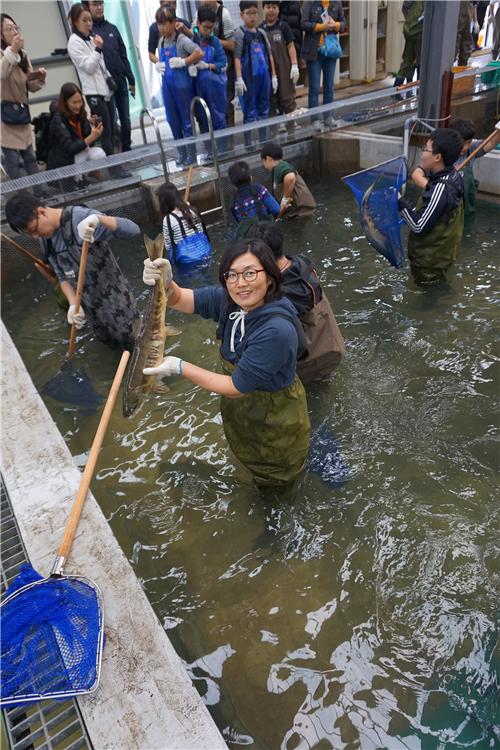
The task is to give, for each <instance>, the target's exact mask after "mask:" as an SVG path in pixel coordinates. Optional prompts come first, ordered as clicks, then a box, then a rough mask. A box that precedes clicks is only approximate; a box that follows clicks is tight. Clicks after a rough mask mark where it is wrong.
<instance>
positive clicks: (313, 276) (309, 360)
mask: <svg viewBox="0 0 500 750" xmlns="http://www.w3.org/2000/svg"><path fill="white" fill-rule="evenodd" d="M250 237H255V238H259V239H261V240H262V241H263V242H265V243H266V245H267V246H268V247H269V248H270V249H271V251H272V254H273V255H274V260H275V261H276V264H277V266H278V268H279V269H280V271H281V291H282V292H283V295H284V296H285V297H286V298H287V299H289V300H290V302H291V303H292V304H293V306H294V307H295V309H296V310H297V313H298V315H299V319H300V322H301V323H302V327H303V329H304V335H305V338H306V345H307V354H305V355H304V356H302V357H301V358H300V359H299V361H298V362H297V375H298V376H299V378H300V379H301V381H302V382H303V383H304V384H307V383H310V382H312V381H314V380H318V379H320V378H325V377H328V376H329V375H331V374H332V372H333V371H334V370H335V369H336V368H337V367H338V365H339V364H340V361H341V359H342V357H343V356H344V354H345V344H344V338H343V336H342V334H341V332H340V328H339V327H338V324H337V321H336V320H335V315H334V314H333V310H332V307H331V305H330V303H329V301H328V300H327V298H326V296H325V293H324V291H323V289H322V288H321V283H320V280H319V275H318V272H317V271H316V268H315V267H314V265H313V263H312V262H311V260H310V258H308V256H307V255H303V254H302V253H298V254H297V255H285V254H284V253H283V234H282V232H281V231H280V229H279V228H278V226H277V225H276V224H271V222H269V221H261V222H259V223H258V224H252V225H251V226H249V228H248V232H247V234H246V238H247V239H249V238H250Z"/></svg>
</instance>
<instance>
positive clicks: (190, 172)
mask: <svg viewBox="0 0 500 750" xmlns="http://www.w3.org/2000/svg"><path fill="white" fill-rule="evenodd" d="M192 179H193V165H192V164H191V166H190V167H189V169H188V173H187V177H186V187H185V189H184V202H185V203H187V202H188V200H189V192H190V190H191V180H192Z"/></svg>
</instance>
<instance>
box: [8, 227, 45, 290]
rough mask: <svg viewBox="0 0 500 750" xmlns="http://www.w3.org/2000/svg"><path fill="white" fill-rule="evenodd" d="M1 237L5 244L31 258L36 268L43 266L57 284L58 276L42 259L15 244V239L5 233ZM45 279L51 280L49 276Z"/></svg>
mask: <svg viewBox="0 0 500 750" xmlns="http://www.w3.org/2000/svg"><path fill="white" fill-rule="evenodd" d="M0 237H1V238H2V240H3V241H4V242H9V243H10V244H11V245H12V247H15V248H16V250H18V251H19V252H20V253H22V254H23V255H25V256H26V257H27V258H29V259H30V260H32V261H33V263H34V264H35V266H41V268H43V270H44V271H46V272H47V274H49V275H50V278H51V281H52V283H53V284H54V283H55V282H56V275H55V273H54V271H53V270H52V268H51V267H50V266H49V265H48V264H47V263H44V262H43V260H42V259H41V258H37V257H36V255H33V253H30V251H29V250H26V248H25V247H23V246H22V245H19V244H18V243H17V242H15V241H14V240H13V239H11V238H10V237H8V236H7V235H6V234H4V233H3V232H1V233H0ZM45 278H46V279H47V280H49V279H48V276H45Z"/></svg>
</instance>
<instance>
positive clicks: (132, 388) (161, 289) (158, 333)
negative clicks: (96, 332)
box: [122, 234, 177, 417]
mask: <svg viewBox="0 0 500 750" xmlns="http://www.w3.org/2000/svg"><path fill="white" fill-rule="evenodd" d="M144 244H145V245H146V250H147V253H148V256H149V258H150V259H151V260H156V259H157V258H161V257H162V255H163V235H161V234H159V235H158V236H157V237H156V239H155V240H151V239H150V238H149V237H148V236H147V235H144ZM167 297H168V294H167V292H166V291H165V285H164V283H163V275H161V276H160V278H159V279H158V281H157V282H156V284H155V285H154V287H152V288H151V295H150V297H149V300H148V305H147V308H146V312H145V313H144V315H143V317H142V319H141V321H140V324H139V328H138V332H137V334H136V336H135V345H134V352H133V354H132V358H131V360H130V363H129V366H128V370H127V376H126V380H125V388H124V389H123V399H122V407H123V416H124V417H131V416H132V415H133V414H135V412H136V411H137V409H138V408H139V406H140V405H141V402H142V399H143V397H144V394H146V393H151V392H154V391H156V392H165V391H166V390H168V388H167V386H165V385H161V384H158V382H157V379H156V378H155V376H154V375H143V372H142V371H143V369H144V368H145V367H156V366H157V365H159V364H160V363H161V361H162V359H163V356H164V355H163V352H164V350H165V339H166V337H167V335H168V334H169V333H170V334H174V333H177V331H175V330H174V329H172V328H169V326H166V325H165V310H166V308H167Z"/></svg>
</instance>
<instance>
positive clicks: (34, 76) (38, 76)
mask: <svg viewBox="0 0 500 750" xmlns="http://www.w3.org/2000/svg"><path fill="white" fill-rule="evenodd" d="M27 78H28V81H41V80H42V78H45V74H44V73H42V71H41V70H33V71H32V72H31V73H28V76H27Z"/></svg>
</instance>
